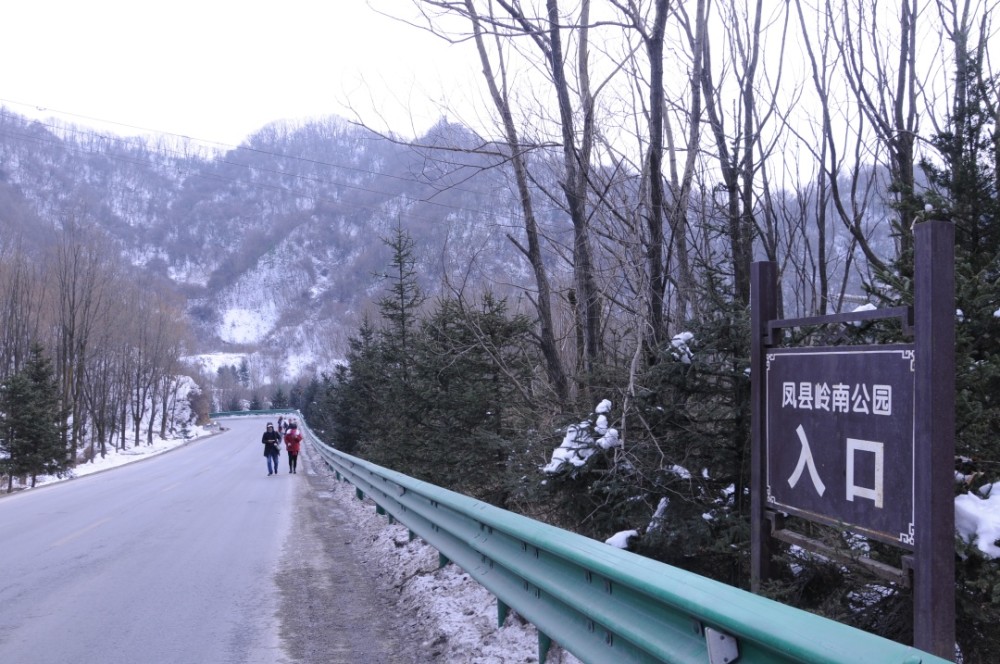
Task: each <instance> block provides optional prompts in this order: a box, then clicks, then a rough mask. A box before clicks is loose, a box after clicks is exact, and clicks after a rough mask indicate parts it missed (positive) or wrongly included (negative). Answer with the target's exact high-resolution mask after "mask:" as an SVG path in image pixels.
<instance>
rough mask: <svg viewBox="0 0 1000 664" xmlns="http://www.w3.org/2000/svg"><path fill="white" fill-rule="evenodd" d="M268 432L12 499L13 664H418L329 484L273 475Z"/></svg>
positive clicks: (2, 524) (0, 649)
mask: <svg viewBox="0 0 1000 664" xmlns="http://www.w3.org/2000/svg"><path fill="white" fill-rule="evenodd" d="M263 424H264V420H261V419H248V420H244V419H232V420H227V421H225V426H226V427H228V428H229V430H228V431H225V432H224V433H222V434H220V435H217V436H213V437H210V438H207V439H203V440H199V441H196V442H193V443H191V444H189V445H186V446H184V447H182V448H179V449H177V450H173V451H171V452H168V453H166V454H162V455H160V456H157V457H153V458H150V459H148V460H143V461H140V462H137V463H134V464H129V465H126V466H122V467H119V468H115V469H113V470H110V471H106V472H102V473H98V474H94V475H88V476H84V477H81V478H79V479H74V480H72V481H68V482H63V483H59V484H56V485H51V486H47V487H41V488H39V489H35V490H31V491H25V492H23V493H20V494H15V495H13V496H9V497H5V498H2V499H0V662H4V663H10V664H21V663H30V664H48V663H52V664H56V663H58V664H64V663H66V662H74V663H86V662H102V663H108V664H112V663H116V662H122V663H125V662H127V663H129V664H136V663H147V664H157V663H160V662H163V663H167V662H169V663H170V664H184V663H203V662H204V663H234V664H244V663H247V664H257V663H264V662H266V663H268V664H313V663H314V662H324V663H326V662H350V663H354V662H371V663H378V662H399V661H407V660H408V659H409V658H407V657H405V656H401V655H402V654H403V653H405V652H406V651H407V650H409V648H407V646H406V643H407V641H408V639H406V638H404V637H403V635H402V634H401V633H400V632H399V631H398V629H397V628H396V623H397V620H398V617H397V616H395V615H394V613H393V607H392V606H391V602H390V601H389V600H386V599H385V598H384V597H383V595H382V594H381V592H380V591H379V590H378V589H377V588H375V587H374V584H373V582H372V581H371V579H369V578H368V577H367V576H366V573H365V570H364V569H363V568H362V567H361V566H360V565H359V564H358V563H357V561H356V560H355V558H354V556H353V554H352V552H351V548H350V543H351V539H352V531H351V526H350V524H349V523H347V522H346V521H345V517H343V513H342V512H340V511H339V510H338V509H337V508H336V505H331V504H330V501H329V493H328V492H325V491H324V488H325V487H326V485H327V483H328V482H329V477H328V475H327V474H326V473H323V472H314V470H313V469H311V468H310V467H309V463H308V460H303V461H300V467H299V472H298V474H296V475H291V474H289V473H288V466H287V459H286V458H285V457H284V455H283V456H282V459H281V472H280V473H278V474H277V475H275V476H270V477H269V476H268V475H267V469H266V465H265V461H264V457H263V448H262V446H261V444H260V436H261V433H262V432H263ZM316 470H318V469H316ZM338 515H339V516H338Z"/></svg>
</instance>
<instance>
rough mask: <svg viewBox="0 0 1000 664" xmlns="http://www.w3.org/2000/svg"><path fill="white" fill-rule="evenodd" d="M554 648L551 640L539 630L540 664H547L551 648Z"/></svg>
mask: <svg viewBox="0 0 1000 664" xmlns="http://www.w3.org/2000/svg"><path fill="white" fill-rule="evenodd" d="M536 629H537V628H536ZM551 647H552V639H550V638H549V637H548V636H547V635H546V634H545V633H544V632H542V630H540V629H539V630H538V664H545V658H546V657H548V656H549V648H551Z"/></svg>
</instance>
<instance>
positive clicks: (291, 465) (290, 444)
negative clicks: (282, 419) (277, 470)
mask: <svg viewBox="0 0 1000 664" xmlns="http://www.w3.org/2000/svg"><path fill="white" fill-rule="evenodd" d="M301 443H302V434H301V433H299V427H298V424H296V423H295V420H292V421H291V422H289V424H288V431H286V432H285V449H286V450H288V472H290V473H296V474H297V473H298V465H299V446H300V444H301Z"/></svg>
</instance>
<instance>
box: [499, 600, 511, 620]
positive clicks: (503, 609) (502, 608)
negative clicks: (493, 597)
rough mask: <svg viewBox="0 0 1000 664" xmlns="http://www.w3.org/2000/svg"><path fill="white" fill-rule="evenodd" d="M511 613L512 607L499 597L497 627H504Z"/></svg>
mask: <svg viewBox="0 0 1000 664" xmlns="http://www.w3.org/2000/svg"><path fill="white" fill-rule="evenodd" d="M509 611H510V607H509V606H507V605H506V604H504V602H503V600H501V599H500V598H499V597H497V627H503V624H504V623H505V622H507V613H508V612H509Z"/></svg>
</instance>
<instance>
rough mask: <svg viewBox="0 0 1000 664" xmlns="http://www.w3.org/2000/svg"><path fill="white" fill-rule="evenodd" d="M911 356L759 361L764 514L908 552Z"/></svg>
mask: <svg viewBox="0 0 1000 664" xmlns="http://www.w3.org/2000/svg"><path fill="white" fill-rule="evenodd" d="M914 364H915V355H914V347H913V345H910V344H900V345H885V346H846V347H844V346H841V347H837V348H795V349H791V348H787V349H784V348H783V349H771V350H769V351H768V352H767V354H766V390H767V400H766V403H767V437H766V441H765V456H766V462H767V476H766V478H765V482H766V491H767V502H768V507H769V508H771V509H773V510H776V511H780V512H787V513H789V514H793V515H796V516H800V517H803V518H806V519H810V520H813V521H818V522H821V523H828V524H841V525H843V526H844V527H846V528H848V529H849V530H852V531H855V532H858V533H860V534H863V535H867V536H871V537H873V538H876V539H879V540H882V541H886V542H891V543H893V544H896V545H897V546H901V547H903V548H907V549H911V550H912V549H913V528H914V523H915V519H914V511H913V510H914V500H913V487H914V482H913V469H914V462H913V452H914V442H913V441H914V427H913V416H914V408H913V395H914V390H913V386H914Z"/></svg>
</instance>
